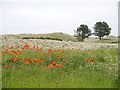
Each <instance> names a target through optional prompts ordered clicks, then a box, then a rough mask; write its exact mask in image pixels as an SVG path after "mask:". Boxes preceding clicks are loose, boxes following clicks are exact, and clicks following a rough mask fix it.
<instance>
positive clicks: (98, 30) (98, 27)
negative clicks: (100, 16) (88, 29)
mask: <svg viewBox="0 0 120 90" xmlns="http://www.w3.org/2000/svg"><path fill="white" fill-rule="evenodd" d="M94 31H95V36H98V37H99V38H100V40H101V38H102V37H104V36H105V35H106V36H108V35H109V34H110V31H111V28H110V27H109V25H108V24H107V23H106V22H97V23H96V24H95V26H94Z"/></svg>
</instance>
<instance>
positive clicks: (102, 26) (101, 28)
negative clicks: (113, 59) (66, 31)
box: [74, 22, 111, 42]
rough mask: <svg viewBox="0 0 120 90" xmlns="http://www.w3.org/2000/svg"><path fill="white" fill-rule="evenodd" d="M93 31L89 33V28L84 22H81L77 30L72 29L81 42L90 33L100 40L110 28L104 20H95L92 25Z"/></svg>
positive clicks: (107, 33)
mask: <svg viewBox="0 0 120 90" xmlns="http://www.w3.org/2000/svg"><path fill="white" fill-rule="evenodd" d="M93 29H94V33H91V30H90V29H89V27H88V26H87V25H85V24H81V25H80V27H78V28H77V30H74V31H75V33H76V36H77V37H78V38H81V41H82V42H83V41H84V39H85V38H88V37H89V36H91V35H95V36H98V37H99V40H101V39H102V38H103V37H104V36H108V35H109V34H110V31H111V28H110V27H109V25H108V24H107V23H106V22H97V23H96V24H95V25H94V27H93Z"/></svg>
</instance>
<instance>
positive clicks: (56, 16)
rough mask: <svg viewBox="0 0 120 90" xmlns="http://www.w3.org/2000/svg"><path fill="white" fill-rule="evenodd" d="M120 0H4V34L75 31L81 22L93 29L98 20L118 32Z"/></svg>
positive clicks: (0, 22) (0, 4)
mask: <svg viewBox="0 0 120 90" xmlns="http://www.w3.org/2000/svg"><path fill="white" fill-rule="evenodd" d="M118 1H119V0H1V1H0V30H1V34H19V33H51V32H63V33H67V34H71V35H73V34H74V30H76V28H77V27H78V26H80V24H87V25H88V26H89V28H90V29H91V30H92V31H93V26H94V24H95V23H96V22H98V21H105V22H107V23H108V24H109V26H110V27H111V28H112V31H111V35H118Z"/></svg>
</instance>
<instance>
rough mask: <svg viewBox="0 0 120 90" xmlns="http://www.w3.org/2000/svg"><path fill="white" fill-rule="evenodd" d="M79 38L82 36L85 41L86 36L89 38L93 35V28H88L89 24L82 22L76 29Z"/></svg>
mask: <svg viewBox="0 0 120 90" xmlns="http://www.w3.org/2000/svg"><path fill="white" fill-rule="evenodd" d="M75 33H76V35H77V37H78V38H81V41H82V42H83V41H84V39H85V38H88V37H89V36H90V35H91V30H90V29H89V28H88V26H87V25H84V24H81V25H80V27H78V28H77V30H76V31H75Z"/></svg>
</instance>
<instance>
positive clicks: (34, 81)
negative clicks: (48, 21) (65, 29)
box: [2, 48, 118, 88]
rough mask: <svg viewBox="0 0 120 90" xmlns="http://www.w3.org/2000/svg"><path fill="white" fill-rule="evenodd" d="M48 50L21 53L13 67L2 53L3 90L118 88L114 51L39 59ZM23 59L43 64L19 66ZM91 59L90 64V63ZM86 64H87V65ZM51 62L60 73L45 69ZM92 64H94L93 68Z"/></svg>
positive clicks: (68, 53) (66, 53) (70, 52)
mask: <svg viewBox="0 0 120 90" xmlns="http://www.w3.org/2000/svg"><path fill="white" fill-rule="evenodd" d="M47 51H48V50H46V49H44V48H42V50H41V51H40V52H39V53H38V52H37V51H36V50H31V49H29V50H24V51H22V53H23V54H21V55H17V56H18V57H19V60H18V61H17V63H13V62H12V60H11V58H13V57H16V55H9V54H6V53H5V52H3V58H2V60H3V67H4V66H5V65H8V68H3V77H2V80H3V82H2V87H3V88H115V87H118V75H117V74H118V73H117V71H118V64H117V61H118V58H117V55H118V51H117V49H114V48H111V49H109V48H108V49H104V48H103V49H102V48H101V49H98V50H86V51H80V50H73V49H72V50H65V51H64V52H63V53H62V50H58V51H59V52H52V53H50V54H46V55H45V56H42V55H43V53H44V52H47ZM22 58H24V59H28V58H32V59H41V60H45V62H43V63H40V64H39V65H35V64H34V63H30V64H29V65H26V64H24V63H22V61H21V60H22ZM89 58H93V60H89ZM86 60H88V62H86ZM53 61H55V62H57V63H58V64H62V69H60V68H54V69H48V68H47V67H48V65H50V64H51V63H52V62H53ZM92 62H94V64H92Z"/></svg>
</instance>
